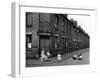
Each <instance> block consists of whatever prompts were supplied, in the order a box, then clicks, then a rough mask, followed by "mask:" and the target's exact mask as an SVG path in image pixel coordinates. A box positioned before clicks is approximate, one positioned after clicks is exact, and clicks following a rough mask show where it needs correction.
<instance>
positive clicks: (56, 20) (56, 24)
mask: <svg viewBox="0 0 100 80" xmlns="http://www.w3.org/2000/svg"><path fill="white" fill-rule="evenodd" d="M54 25H55V27H57V26H58V16H56V19H55V24H54Z"/></svg>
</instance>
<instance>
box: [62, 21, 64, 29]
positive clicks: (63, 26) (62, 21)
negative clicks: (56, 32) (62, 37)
mask: <svg viewBox="0 0 100 80" xmlns="http://www.w3.org/2000/svg"><path fill="white" fill-rule="evenodd" d="M64 26H65V21H64V20H62V30H64Z"/></svg>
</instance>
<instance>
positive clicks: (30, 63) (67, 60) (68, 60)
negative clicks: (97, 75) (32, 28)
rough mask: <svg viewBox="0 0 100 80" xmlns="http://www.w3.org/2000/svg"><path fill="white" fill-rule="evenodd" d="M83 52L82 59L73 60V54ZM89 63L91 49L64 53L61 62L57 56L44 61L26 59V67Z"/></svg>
mask: <svg viewBox="0 0 100 80" xmlns="http://www.w3.org/2000/svg"><path fill="white" fill-rule="evenodd" d="M80 53H81V54H82V60H73V55H75V54H80ZM82 64H89V49H84V50H79V51H74V52H71V53H69V55H68V54H64V55H62V61H61V62H60V63H59V62H58V61H57V57H54V58H49V59H48V60H45V61H43V62H41V61H40V59H38V60H34V59H30V60H29V59H28V60H26V67H39V66H59V65H82Z"/></svg>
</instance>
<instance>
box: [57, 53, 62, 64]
mask: <svg viewBox="0 0 100 80" xmlns="http://www.w3.org/2000/svg"><path fill="white" fill-rule="evenodd" d="M57 60H58V63H60V62H61V61H62V58H61V54H60V53H59V54H58V55H57Z"/></svg>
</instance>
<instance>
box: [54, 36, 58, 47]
mask: <svg viewBox="0 0 100 80" xmlns="http://www.w3.org/2000/svg"><path fill="white" fill-rule="evenodd" d="M58 44H59V35H55V48H58Z"/></svg>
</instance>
